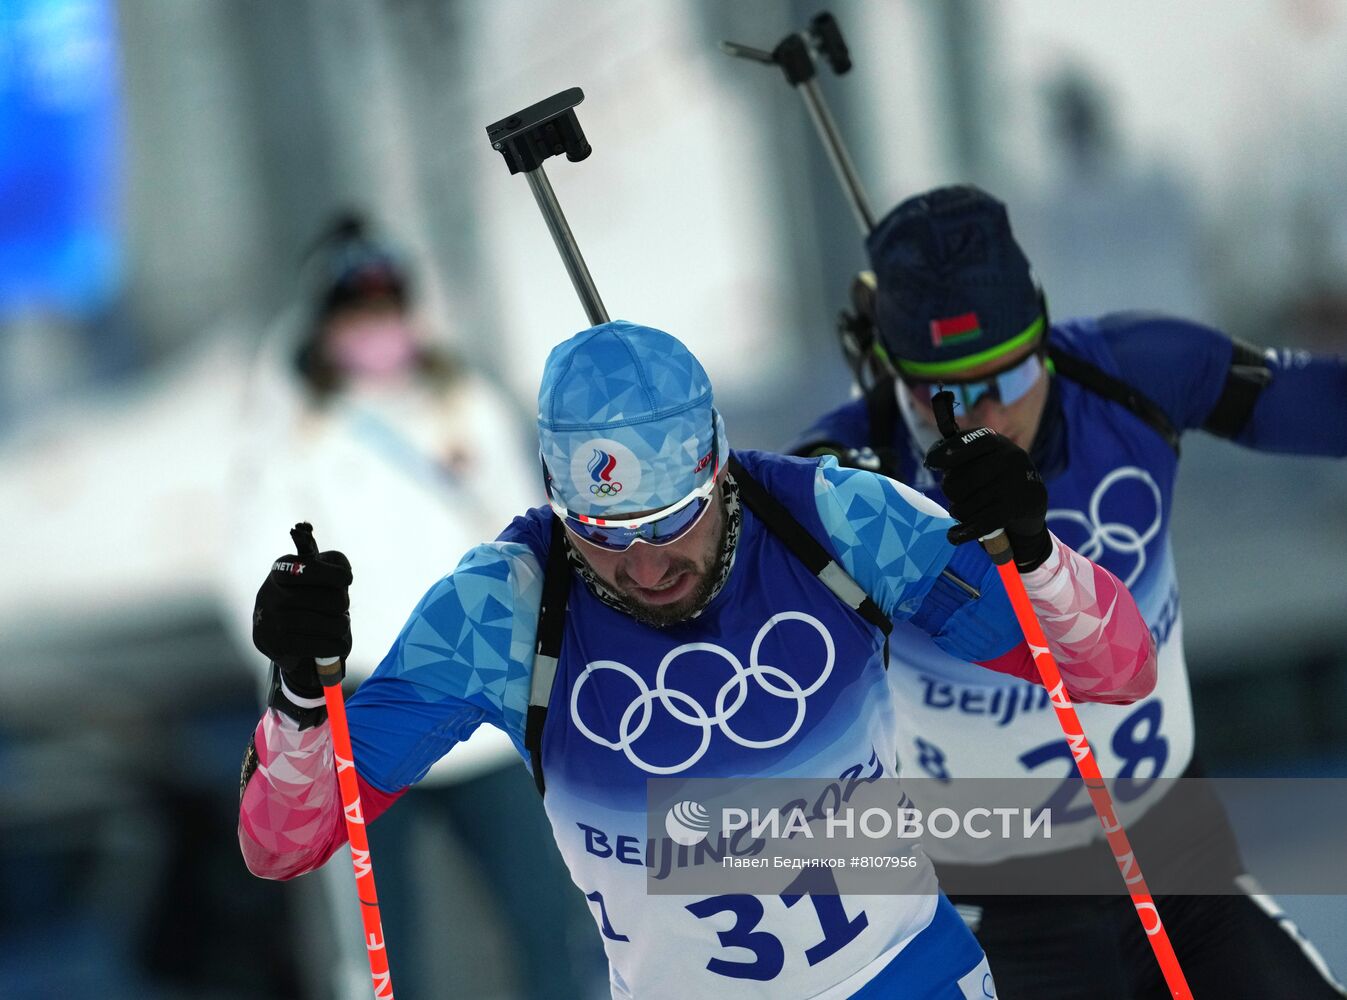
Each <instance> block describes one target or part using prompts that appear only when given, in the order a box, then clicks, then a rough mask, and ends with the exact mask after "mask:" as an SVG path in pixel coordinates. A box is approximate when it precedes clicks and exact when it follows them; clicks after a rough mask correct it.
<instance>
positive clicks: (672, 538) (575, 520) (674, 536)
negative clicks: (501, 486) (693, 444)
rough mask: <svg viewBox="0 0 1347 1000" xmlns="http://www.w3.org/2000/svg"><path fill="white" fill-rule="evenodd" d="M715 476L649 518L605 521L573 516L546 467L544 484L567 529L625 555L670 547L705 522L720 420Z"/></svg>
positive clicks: (713, 434) (713, 480)
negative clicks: (643, 547) (634, 549)
mask: <svg viewBox="0 0 1347 1000" xmlns="http://www.w3.org/2000/svg"><path fill="white" fill-rule="evenodd" d="M711 467H712V468H711V476H710V478H709V479H707V480H706V482H704V483H702V485H700V486H698V487H697V488H696V489H695V490H693V491H692V492H691V493H689V494H688V495H687V496H685V497H683V498H682V499H681V500H679V501H677V502H676V503H673V504H670V505H669V506H668V507H663V508H661V509H659V510H656V511H651V512H650V513H649V514H641V515H638V516H637V517H624V518H612V519H609V518H601V517H591V516H589V515H587V514H573V513H571V512H570V511H568V510H567V509H566V508H565V507H564V506H563V505H562V504H560V503H558V502H557V500H556V498H555V497H554V496H553V494H552V476H551V473H549V472H548V471H547V464H546V463H545V462H544V463H543V481H544V483H545V485H546V488H547V503H548V505H549V506H550V507H551V508H552V512H553V513H554V514H556V516H557V517H559V518H561V519H562V521H563V522H564V523H565V525H566V527H568V528H570V529H571V531H573V532H575V534H576V535H578V536H579V537H580V538H582V539H584V540H585V541H586V542H589V543H590V544H592V545H597V546H599V547H600V548H603V549H608V550H609V551H610V552H625V551H626V550H627V549H629V548H631V546H632V545H633V544H634V543H635V542H644V543H645V544H647V545H668V544H670V543H671V542H676V541H677V540H678V539H679V538H682V537H683V536H684V535H686V534H687V533H688V532H689V531H691V530H692V528H693V527H694V526H695V525H696V524H697V522H698V521H700V520H701V519H702V515H703V514H705V513H706V511H707V508H708V507H710V506H711V494H712V492H713V491H714V490H715V488H716V481H717V480H718V479H719V478H720V446H719V441H718V439H717V435H716V419H715V416H714V414H713V415H712V417H711Z"/></svg>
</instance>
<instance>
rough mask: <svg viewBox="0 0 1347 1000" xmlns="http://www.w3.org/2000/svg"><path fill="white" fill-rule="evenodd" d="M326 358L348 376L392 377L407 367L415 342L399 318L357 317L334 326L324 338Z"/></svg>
mask: <svg viewBox="0 0 1347 1000" xmlns="http://www.w3.org/2000/svg"><path fill="white" fill-rule="evenodd" d="M327 355H328V357H329V358H331V360H332V363H333V364H335V365H336V366H337V367H338V368H340V369H341V370H342V371H343V372H346V373H347V374H348V375H354V376H357V377H359V376H374V377H380V376H387V375H394V374H397V373H398V372H401V371H404V370H405V369H406V368H407V366H408V365H409V364H411V362H412V359H413V358H414V357H415V356H416V342H415V341H414V340H413V338H412V331H411V328H410V327H409V326H408V325H407V322H406V321H405V320H404V319H402V318H401V317H400V316H396V315H393V316H379V317H361V318H359V319H349V320H346V321H344V322H341V323H339V324H337V326H336V327H335V329H333V330H332V332H331V333H330V334H329V335H328V341H327Z"/></svg>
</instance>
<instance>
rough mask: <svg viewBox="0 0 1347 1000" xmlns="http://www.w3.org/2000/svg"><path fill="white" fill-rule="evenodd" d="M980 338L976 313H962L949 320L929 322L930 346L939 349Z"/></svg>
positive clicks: (980, 330) (980, 333)
mask: <svg viewBox="0 0 1347 1000" xmlns="http://www.w3.org/2000/svg"><path fill="white" fill-rule="evenodd" d="M980 336H982V327H981V326H979V325H978V314H977V313H971V312H967V313H962V314H960V315H958V316H951V317H949V319H933V320H931V346H933V347H941V346H943V345H944V344H961V343H963V342H964V341H968V340H976V339H977V338H978V337H980Z"/></svg>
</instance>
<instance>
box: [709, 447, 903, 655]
mask: <svg viewBox="0 0 1347 1000" xmlns="http://www.w3.org/2000/svg"><path fill="white" fill-rule="evenodd" d="M727 464H728V466H729V470H730V474H731V475H732V476H734V482H735V485H737V486H738V487H739V496H740V497H741V498H742V499H743V501H744V503H745V504H747V505H748V508H749V509H750V510H751V511H753V513H754V514H756V515H757V517H758V519H759V520H760V521H762V523H763V524H765V525H766V526H767V530H768V531H770V532H771V533H772V534H774V535H776V536H777V537H778V538H780V539H781V541H782V542H784V543H785V545H786V548H788V549H790V551H791V554H792V555H794V556H795V558H797V559H799V560H800V562H802V563H804V565H805V568H807V569H808V570H809V572H811V573H813V574H814V575H815V576H817V577H818V578H819V580H820V581H821V582H822V583H823V585H824V586H825V587H827V588H828V589H829V590H831V591H832V592H833V593H834V594H836V595H837V597H838V598H839V599H840V600H841V601H842V603H843V604H845V605H846V606H847V607H849V608H852V609H854V610H855V611H856V613H857V614H859V615H860V616H861V617H862V618H864V619H865V620H866V621H868V622H869V623H870V624H871V625H873V626H875V628H877V629H879V630H880V631H881V632H883V633H884V666H885V668H887V667H888V665H889V633H890V632H892V631H893V622H891V621H889V616H888V615H886V614H884V612H883V611H881V610H880V608H879V605H878V604H876V603H875V602H874V600H873V599H872V598H871V597H870V595H869V594H867V593H866V592H865V591H864V590H862V589H861V585H860V584H858V583H857V582H856V581H855V580H853V579H852V578H851V576H850V575H849V574H848V573H847V571H846V570H844V569H843V568H842V567H841V566H840V565H838V563H837V561H836V560H835V559H833V557H832V556H831V555H829V554H828V550H827V549H825V548H824V547H823V544H822V543H821V542H820V541H819V540H818V539H817V538H815V537H814V536H813V535H811V534H810V533H809V532H808V530H806V528H805V527H804V525H802V524H801V523H800V522H799V521H798V520H796V518H795V515H794V514H792V513H791V512H790V511H789V510H787V509H786V506H785V505H784V504H783V503H782V502H781V501H780V500H778V499H777V498H776V497H774V496H772V495H771V494H770V493H768V492H767V491H766V490H765V489H763V486H762V484H761V483H759V482H758V481H757V480H756V479H754V478H753V477H752V476H750V475H749V474H748V470H746V469H745V468H744V467H743V466H742V465H741V464H739V460H738V459H737V458H735V457H734V456H733V455H731V456H730V460H729V462H728V463H727Z"/></svg>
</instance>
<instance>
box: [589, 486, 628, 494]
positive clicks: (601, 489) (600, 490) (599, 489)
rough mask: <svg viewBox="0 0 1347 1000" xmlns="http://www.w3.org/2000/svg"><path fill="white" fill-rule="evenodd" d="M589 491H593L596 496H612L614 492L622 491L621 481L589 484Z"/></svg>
mask: <svg viewBox="0 0 1347 1000" xmlns="http://www.w3.org/2000/svg"><path fill="white" fill-rule="evenodd" d="M589 492H591V493H593V494H594V495H595V496H596V497H598V496H604V497H607V496H612V495H613V494H614V493H621V492H622V484H621V483H598V484H597V485H594V484H591V485H590V487H589Z"/></svg>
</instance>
